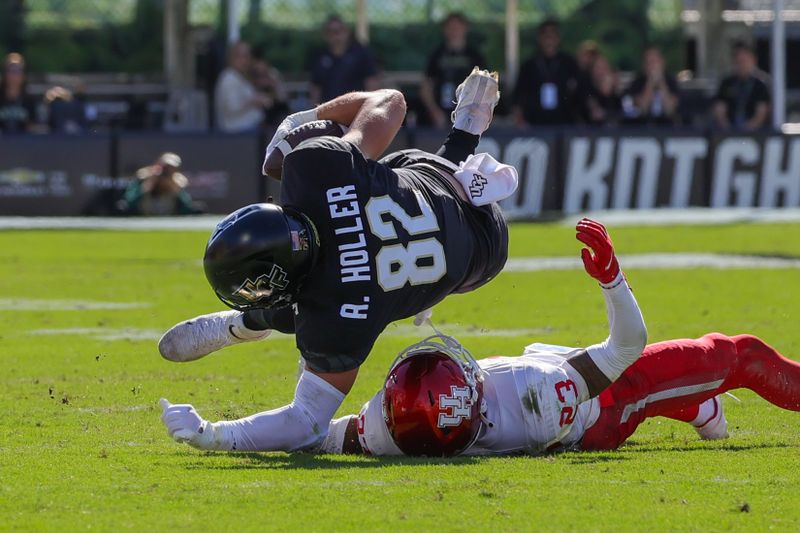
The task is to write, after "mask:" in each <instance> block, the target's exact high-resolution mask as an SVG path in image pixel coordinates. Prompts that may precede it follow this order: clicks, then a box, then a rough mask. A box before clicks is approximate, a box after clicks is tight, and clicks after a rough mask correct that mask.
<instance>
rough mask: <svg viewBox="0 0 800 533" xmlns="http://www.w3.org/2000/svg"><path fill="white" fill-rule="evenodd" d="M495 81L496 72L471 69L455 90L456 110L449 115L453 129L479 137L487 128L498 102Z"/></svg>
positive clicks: (497, 89) (498, 92) (496, 79)
mask: <svg viewBox="0 0 800 533" xmlns="http://www.w3.org/2000/svg"><path fill="white" fill-rule="evenodd" d="M497 81H498V78H497V72H489V71H488V70H480V69H479V68H478V67H475V68H473V69H472V73H471V74H470V75H469V76H467V79H465V80H464V81H463V82H462V83H461V85H459V86H458V88H457V89H456V108H455V109H454V110H453V114H452V115H451V119H452V120H453V127H454V128H456V129H458V130H463V131H466V132H469V133H471V134H473V135H481V134H482V133H483V132H484V131H486V130H487V129H488V128H489V124H491V123H492V116H493V115H494V108H495V106H496V105H497V102H498V101H499V100H500V90H499V88H498V85H497Z"/></svg>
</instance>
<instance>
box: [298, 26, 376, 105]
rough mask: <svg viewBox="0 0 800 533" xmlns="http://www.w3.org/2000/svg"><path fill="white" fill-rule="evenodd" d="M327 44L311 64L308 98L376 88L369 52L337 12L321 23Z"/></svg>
mask: <svg viewBox="0 0 800 533" xmlns="http://www.w3.org/2000/svg"><path fill="white" fill-rule="evenodd" d="M323 36H324V38H325V43H326V45H327V47H326V48H325V50H322V51H321V52H320V53H319V54H318V55H317V57H316V58H315V59H314V60H313V61H312V63H311V90H310V92H311V101H312V102H313V103H314V104H319V103H322V102H327V101H328V100H331V99H332V98H336V97H337V96H340V95H342V94H345V93H349V92H351V91H372V90H375V89H378V88H379V87H380V81H379V78H378V69H377V66H376V65H375V61H374V59H373V58H372V54H371V53H370V51H369V50H368V49H367V48H365V47H364V46H361V44H359V43H358V41H356V40H355V38H354V37H353V33H352V32H351V31H350V28H349V27H348V26H347V25H346V24H345V23H344V21H343V20H342V19H341V17H339V16H338V15H331V16H330V17H328V20H326V21H325V24H324V25H323Z"/></svg>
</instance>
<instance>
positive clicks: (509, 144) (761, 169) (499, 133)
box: [0, 129, 800, 219]
mask: <svg viewBox="0 0 800 533" xmlns="http://www.w3.org/2000/svg"><path fill="white" fill-rule="evenodd" d="M265 133H266V136H262V135H257V134H247V135H219V134H214V133H209V134H167V133H161V132H152V133H118V134H114V135H92V136H85V137H81V136H56V135H53V136H38V135H31V136H14V137H11V136H9V137H4V138H3V139H2V142H0V215H40V216H41V215H45V216H46V215H79V214H84V213H95V214H104V213H102V209H98V206H103V205H108V204H109V202H111V203H113V199H114V198H115V197H118V195H119V194H120V193H121V191H122V190H124V188H125V187H126V186H127V184H128V182H129V181H130V180H131V179H133V176H134V173H135V171H136V169H137V168H140V167H142V166H145V165H147V164H150V163H152V162H153V161H154V160H155V159H156V157H157V156H158V155H159V154H160V153H161V152H164V151H174V152H177V153H179V154H181V155H182V157H183V159H184V169H183V172H184V174H186V176H187V178H189V183H190V192H191V194H192V196H193V197H194V198H195V199H197V200H199V201H202V202H204V203H205V204H206V205H207V208H208V211H209V212H217V213H225V212H229V211H232V210H234V209H236V208H237V207H239V206H241V205H244V204H247V203H251V202H257V201H262V200H263V199H264V198H265V197H266V195H268V194H269V195H272V196H274V197H276V198H277V197H278V192H279V187H280V185H279V183H278V182H276V181H274V180H264V179H262V178H261V176H260V165H261V158H262V150H263V146H264V139H265V138H268V137H269V136H270V135H269V134H270V132H265ZM442 139H443V134H442V133H441V132H439V131H431V130H424V129H416V130H404V131H402V132H401V133H400V134H399V135H398V137H397V139H396V140H395V142H394V143H393V144H392V146H391V147H390V150H391V151H393V150H401V149H405V148H410V147H415V148H420V149H423V150H427V151H436V149H437V148H438V147H439V145H440V143H441V141H442ZM479 150H481V151H486V152H489V153H491V154H492V155H494V156H495V157H496V158H497V159H498V160H500V161H503V162H505V163H508V164H512V165H514V166H516V167H517V169H518V170H519V174H520V186H519V189H518V190H517V192H516V193H515V195H513V196H512V197H511V198H508V199H507V200H505V201H503V202H502V204H501V205H502V207H503V210H504V211H505V213H506V214H507V215H508V217H509V218H512V219H529V218H539V217H542V216H546V215H549V214H551V213H555V214H558V213H561V212H563V213H577V212H580V211H583V210H587V209H592V210H595V209H649V208H683V207H690V206H710V207H798V206H800V136H784V135H779V134H758V135H718V134H708V133H707V132H704V131H698V130H692V131H683V130H637V131H626V130H613V131H612V130H596V131H594V130H577V129H567V130H560V131H553V130H527V131H524V130H518V129H494V130H490V131H489V132H487V133H486V134H485V135H484V136H483V138H482V140H481V146H480V147H479Z"/></svg>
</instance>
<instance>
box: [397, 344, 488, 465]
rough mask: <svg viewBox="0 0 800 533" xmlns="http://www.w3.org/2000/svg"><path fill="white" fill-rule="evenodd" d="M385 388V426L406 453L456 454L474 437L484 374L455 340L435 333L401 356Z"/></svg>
mask: <svg viewBox="0 0 800 533" xmlns="http://www.w3.org/2000/svg"><path fill="white" fill-rule="evenodd" d="M383 390H384V393H383V417H384V419H385V420H386V427H387V428H388V429H389V434H390V435H391V436H392V439H393V440H394V442H395V444H397V446H398V448H400V449H401V450H402V451H403V453H405V454H406V455H429V456H450V455H457V454H459V453H461V452H462V451H464V450H465V449H466V448H468V447H469V446H470V445H471V444H472V443H473V442H475V440H476V439H477V438H478V433H479V431H480V428H481V410H482V405H481V404H482V402H483V373H482V371H481V369H480V367H479V366H478V363H477V362H476V361H475V359H474V358H473V357H472V355H471V354H470V353H469V352H468V351H467V350H466V349H465V348H464V347H463V346H461V345H460V344H459V343H458V341H456V340H455V339H454V338H452V337H448V336H445V335H434V336H432V337H428V338H427V339H425V340H424V341H422V342H419V343H417V344H414V345H412V346H409V347H408V348H406V349H405V350H403V351H402V352H400V355H398V356H397V359H395V361H394V363H393V364H392V368H391V370H389V375H388V376H387V377H386V382H385V383H384V386H383Z"/></svg>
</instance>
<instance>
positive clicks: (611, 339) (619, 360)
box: [587, 272, 647, 381]
mask: <svg viewBox="0 0 800 533" xmlns="http://www.w3.org/2000/svg"><path fill="white" fill-rule="evenodd" d="M603 296H604V297H605V299H606V308H607V310H608V324H609V329H610V333H609V336H608V338H607V339H606V340H605V342H603V343H601V344H598V345H595V346H591V347H589V348H588V349H587V351H588V353H589V356H590V357H591V358H592V360H593V361H594V363H595V365H597V367H598V369H599V370H600V371H601V372H602V373H603V375H605V376H606V377H607V378H608V379H609V380H610V381H614V380H616V379H617V378H618V377H619V376H620V375H621V374H622V372H624V371H625V369H626V368H628V367H629V366H630V365H631V364H632V363H633V362H634V361H636V359H637V358H638V357H639V355H640V354H641V353H642V350H644V347H645V344H646V343H647V328H646V326H645V324H644V318H642V313H641V310H640V309H639V304H638V303H637V302H636V298H634V296H633V293H632V292H631V290H630V287H629V286H628V283H627V281H626V280H625V277H624V276H623V274H622V272H620V273H619V274H618V275H617V278H616V279H615V280H614V281H612V282H611V283H609V284H607V285H605V286H603Z"/></svg>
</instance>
